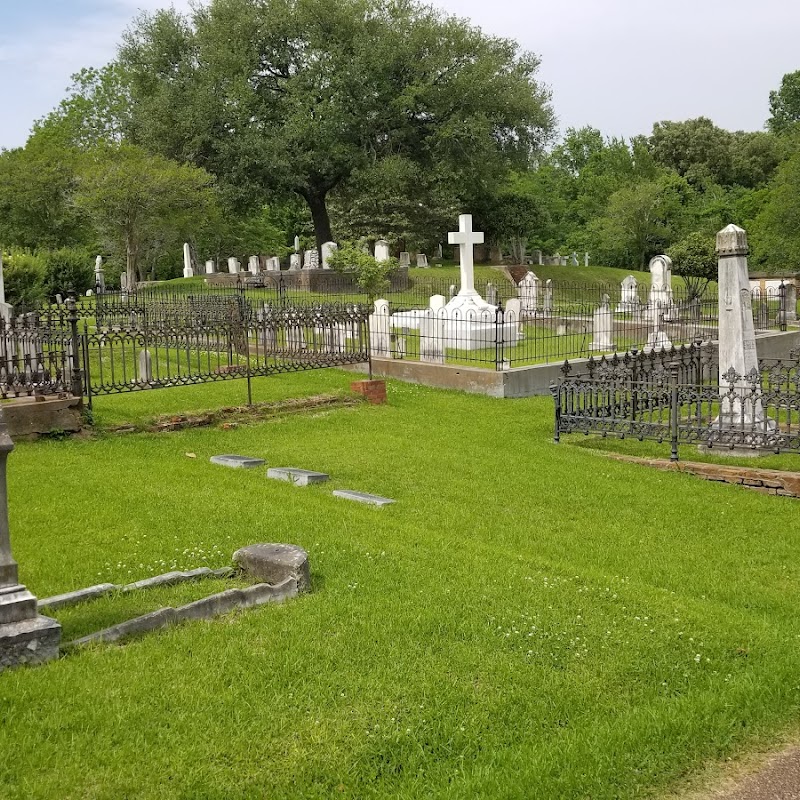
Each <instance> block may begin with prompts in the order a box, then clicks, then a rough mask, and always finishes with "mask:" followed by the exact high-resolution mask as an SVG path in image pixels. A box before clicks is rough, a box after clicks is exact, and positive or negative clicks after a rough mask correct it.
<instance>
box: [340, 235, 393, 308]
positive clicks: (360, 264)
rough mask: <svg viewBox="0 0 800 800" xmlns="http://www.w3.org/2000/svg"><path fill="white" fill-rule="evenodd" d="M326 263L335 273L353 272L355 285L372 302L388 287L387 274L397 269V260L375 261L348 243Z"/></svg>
mask: <svg viewBox="0 0 800 800" xmlns="http://www.w3.org/2000/svg"><path fill="white" fill-rule="evenodd" d="M328 263H329V264H330V265H331V266H332V267H333V268H334V269H335V270H336V271H337V272H354V273H355V278H356V283H357V284H358V286H359V288H360V289H361V291H362V292H364V294H366V295H367V297H368V298H369V299H370V302H372V301H373V300H374V299H375V298H376V297H377V296H378V295H379V294H381V293H382V292H385V291H386V290H387V289H388V288H389V286H390V282H389V273H391V271H392V270H393V269H397V266H398V263H397V259H394V258H390V259H389V260H388V261H376V260H375V258H374V257H373V256H371V255H370V254H369V253H367V252H365V251H364V250H362V249H361V248H360V247H358V246H356V245H355V244H352V243H348V244H345V245H343V246H342V247H340V248H339V249H338V250H337V251H336V252H335V253H333V254H332V255H331V256H330V257H329V259H328Z"/></svg>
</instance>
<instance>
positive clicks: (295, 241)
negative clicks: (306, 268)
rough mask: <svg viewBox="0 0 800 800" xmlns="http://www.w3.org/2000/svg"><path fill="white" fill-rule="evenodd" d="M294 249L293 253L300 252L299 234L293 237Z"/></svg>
mask: <svg viewBox="0 0 800 800" xmlns="http://www.w3.org/2000/svg"><path fill="white" fill-rule="evenodd" d="M294 251H295V253H298V254H299V253H300V237H299V236H295V237H294Z"/></svg>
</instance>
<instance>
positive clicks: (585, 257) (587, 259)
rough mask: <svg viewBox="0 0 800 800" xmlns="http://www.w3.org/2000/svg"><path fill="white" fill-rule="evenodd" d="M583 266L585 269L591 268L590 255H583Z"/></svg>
mask: <svg viewBox="0 0 800 800" xmlns="http://www.w3.org/2000/svg"><path fill="white" fill-rule="evenodd" d="M583 266H584V267H588V266H589V254H588V253H584V254H583Z"/></svg>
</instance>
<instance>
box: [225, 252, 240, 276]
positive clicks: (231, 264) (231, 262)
mask: <svg viewBox="0 0 800 800" xmlns="http://www.w3.org/2000/svg"><path fill="white" fill-rule="evenodd" d="M239 267H240V265H239V259H238V258H236V256H231V257H230V258H229V259H228V272H230V274H231V275H238V274H239Z"/></svg>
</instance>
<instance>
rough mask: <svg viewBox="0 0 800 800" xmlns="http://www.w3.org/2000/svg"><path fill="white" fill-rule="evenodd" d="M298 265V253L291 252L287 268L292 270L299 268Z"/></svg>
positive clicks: (299, 265)
mask: <svg viewBox="0 0 800 800" xmlns="http://www.w3.org/2000/svg"><path fill="white" fill-rule="evenodd" d="M300 267H301V262H300V253H292V255H291V256H290V257H289V269H290V270H292V271H294V270H298V269H300Z"/></svg>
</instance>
